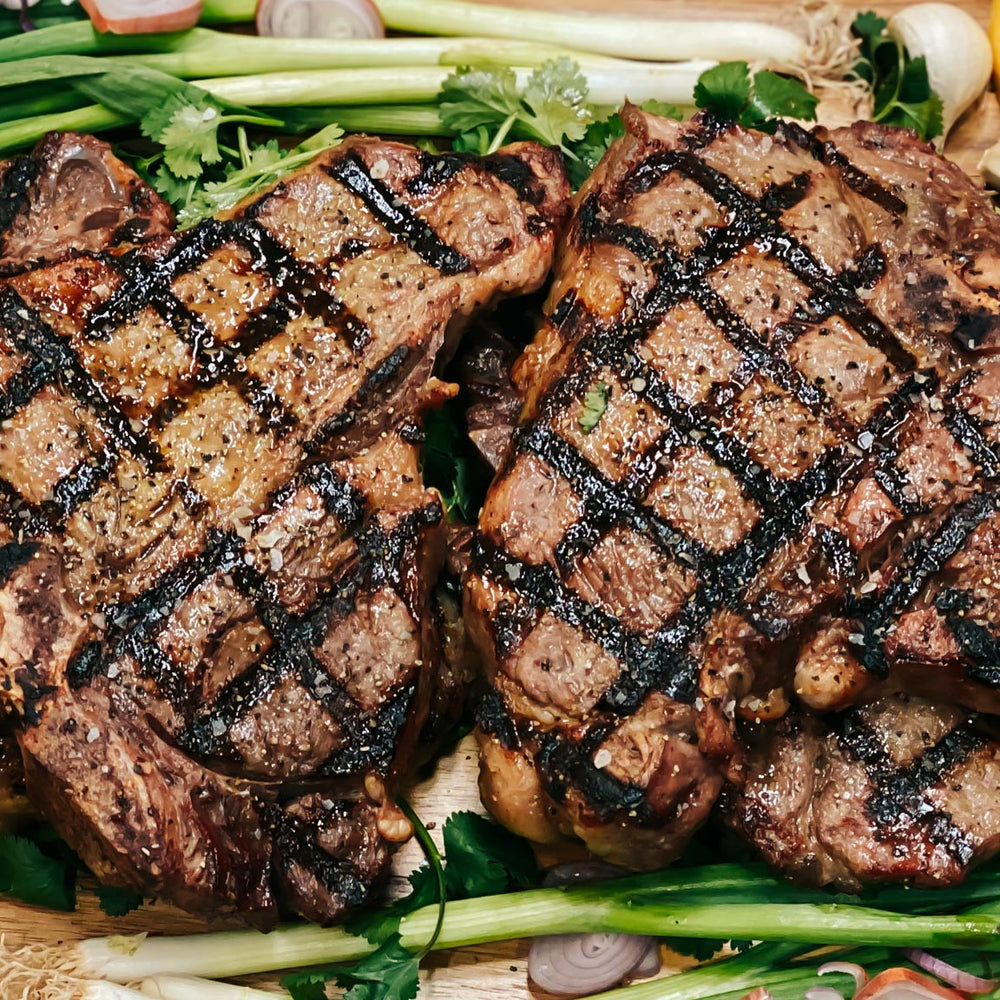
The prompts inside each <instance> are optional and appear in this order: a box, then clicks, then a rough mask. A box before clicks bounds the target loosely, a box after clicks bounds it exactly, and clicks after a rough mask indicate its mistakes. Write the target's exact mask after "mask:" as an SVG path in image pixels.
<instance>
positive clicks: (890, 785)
mask: <svg viewBox="0 0 1000 1000" xmlns="http://www.w3.org/2000/svg"><path fill="white" fill-rule="evenodd" d="M757 735H758V736H759V739H760V741H759V742H758V743H756V744H755V745H753V746H752V748H751V750H750V753H749V757H748V771H749V775H748V778H747V781H746V782H745V784H744V785H743V787H742V788H741V789H740V791H739V793H738V795H736V796H735V801H734V802H732V803H729V806H730V808H731V809H732V812H733V815H734V816H735V817H736V819H737V823H738V827H739V829H740V830H741V832H742V833H743V834H744V835H746V836H747V837H748V838H749V839H750V840H751V841H752V842H753V843H754V844H756V845H757V847H758V848H759V849H760V851H761V853H762V854H763V855H764V857H765V858H766V859H767V860H769V861H771V862H772V863H774V864H776V865H779V866H780V867H783V868H785V869H787V870H788V872H789V874H791V875H792V876H794V877H795V878H796V879H797V880H799V881H803V882H810V883H813V884H818V885H827V884H833V885H836V886H837V887H838V888H841V889H844V890H855V889H857V888H859V887H860V886H861V885H862V884H864V883H866V882H884V881H889V880H903V879H906V880H910V881H912V882H913V883H914V884H915V885H925V886H937V885H942V884H948V883H949V882H960V881H961V880H962V878H963V876H964V875H965V872H966V870H967V869H968V867H969V866H970V865H972V864H975V863H976V862H977V861H980V860H983V859H985V858H987V857H989V856H990V855H991V854H994V853H995V852H996V850H997V848H998V847H1000V811H998V809H997V804H998V802H1000V742H998V741H997V738H996V736H995V734H994V735H991V733H990V730H989V728H988V723H987V721H986V720H984V719H983V718H982V717H979V716H976V715H975V714H970V713H968V712H963V711H962V710H960V709H955V708H951V707H946V706H942V705H940V704H936V703H931V702H928V701H924V700H922V699H918V698H910V697H909V696H905V695H894V696H889V697H886V698H883V699H880V700H878V701H875V702H872V703H870V704H868V705H865V706H863V707H860V708H854V709H851V710H849V711H846V712H843V713H838V714H837V715H835V716H833V717H832V719H828V718H818V717H816V716H812V715H809V714H806V715H799V714H798V713H793V714H791V715H789V716H788V717H786V719H785V720H783V721H782V722H781V723H780V724H779V725H778V726H774V727H761V731H760V732H759V733H758V734H757Z"/></svg>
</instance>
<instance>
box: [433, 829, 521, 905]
mask: <svg viewBox="0 0 1000 1000" xmlns="http://www.w3.org/2000/svg"><path fill="white" fill-rule="evenodd" d="M442 838H443V840H444V854H445V859H446V862H447V863H446V865H445V882H446V884H447V887H448V898H449V899H468V898H472V897H475V896H490V895H493V894H495V893H500V892H507V891H508V890H509V889H511V888H524V887H526V886H529V885H536V884H537V883H538V864H537V862H536V861H535V855H534V852H533V851H532V849H531V847H530V846H529V845H528V843H527V841H524V840H522V839H521V838H520V837H517V836H515V835H514V834H512V833H510V832H508V831H507V830H505V829H504V828H503V827H501V826H500V825H499V824H497V823H494V822H493V821H492V820H489V819H486V818H485V817H484V816H480V815H478V813H474V812H459V813H454V814H453V815H451V816H449V817H448V819H447V820H446V821H445V824H444V829H443V831H442Z"/></svg>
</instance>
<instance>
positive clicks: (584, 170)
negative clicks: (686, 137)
mask: <svg viewBox="0 0 1000 1000" xmlns="http://www.w3.org/2000/svg"><path fill="white" fill-rule="evenodd" d="M639 107H641V108H642V110H643V111H648V112H649V113H650V114H652V115H659V116H660V117H661V118H673V119H674V120H675V121H680V120H681V119H682V118H683V117H684V115H683V113H682V112H681V110H680V108H678V107H676V106H675V105H673V104H665V103H664V102H663V101H645V102H643V103H642V104H640V105H639ZM624 135H625V123H624V122H623V121H622V119H621V115H619V114H618V112H617V111H616V112H615V113H614V114H611V115H608V117H607V118H602V119H600V120H599V121H595V122H591V123H590V124H589V125H588V126H587V131H586V132H585V133H584V135H583V138H582V139H581V140H580V141H579V142H575V143H573V144H572V149H573V153H574V155H575V157H576V158H575V159H571V160H568V161H567V166H568V168H569V179H570V183H571V184H572V185H573V188H574V189H576V188H579V187H580V186H581V185H582V184H583V182H584V181H585V180H586V179H587V178H588V177H589V176H590V174H591V173H592V172H593V169H594V167H596V166H597V164H598V163H599V162H600V160H601V157H603V156H604V154H605V153H606V152H607V151H608V149H610V147H611V144H612V143H613V142H614V141H615V139H620V138H622V136H624Z"/></svg>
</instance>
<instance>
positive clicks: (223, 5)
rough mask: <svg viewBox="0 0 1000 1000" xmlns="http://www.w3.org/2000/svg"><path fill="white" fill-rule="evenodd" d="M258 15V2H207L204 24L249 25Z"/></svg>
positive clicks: (234, 0)
mask: <svg viewBox="0 0 1000 1000" xmlns="http://www.w3.org/2000/svg"><path fill="white" fill-rule="evenodd" d="M256 13H257V0H205V2H204V3H203V4H202V8H201V18H200V22H201V23H202V24H249V23H251V22H252V21H253V19H254V16H255V15H256Z"/></svg>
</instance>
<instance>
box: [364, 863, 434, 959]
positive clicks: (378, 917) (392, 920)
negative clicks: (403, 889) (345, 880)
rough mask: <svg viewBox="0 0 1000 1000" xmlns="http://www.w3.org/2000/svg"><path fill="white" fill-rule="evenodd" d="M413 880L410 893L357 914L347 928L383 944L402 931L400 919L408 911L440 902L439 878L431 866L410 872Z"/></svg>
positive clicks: (424, 866)
mask: <svg viewBox="0 0 1000 1000" xmlns="http://www.w3.org/2000/svg"><path fill="white" fill-rule="evenodd" d="M409 881H410V891H409V893H407V895H405V896H401V897H400V898H399V899H396V900H394V901H393V902H392V903H390V904H389V906H384V907H381V908H380V909H377V910H370V911H368V912H362V913H358V914H356V915H355V916H353V917H352V918H351V919H350V920H349V921H348V922H347V930H348V931H349V932H350V933H351V934H356V935H358V936H360V937H364V938H367V939H368V940H369V941H371V943H372V944H383V943H384V942H385V941H386V940H388V939H389V938H390V937H391V936H392V935H393V934H395V933H397V932H398V931H399V921H400V920H401V919H402V918H403V917H405V916H406V915H407V914H408V913H412V912H413V911H414V910H419V909H420V908H421V907H424V906H430V905H431V904H432V903H434V902H436V901H437V878H436V875H435V872H434V869H433V868H431V867H430V866H429V865H421V866H420V867H419V868H416V869H414V871H412V872H410V875H409Z"/></svg>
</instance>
